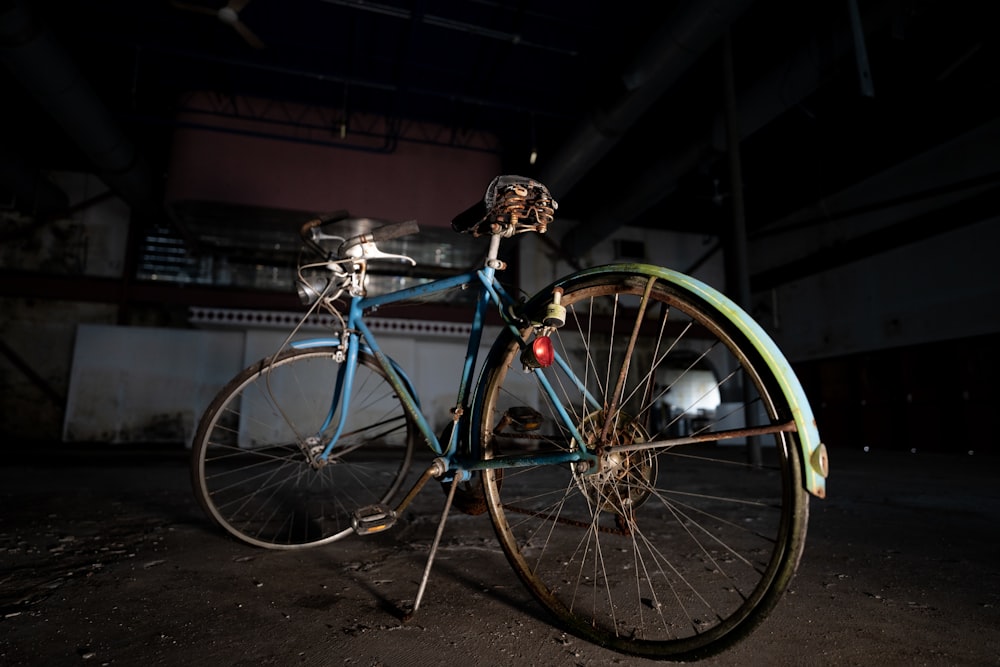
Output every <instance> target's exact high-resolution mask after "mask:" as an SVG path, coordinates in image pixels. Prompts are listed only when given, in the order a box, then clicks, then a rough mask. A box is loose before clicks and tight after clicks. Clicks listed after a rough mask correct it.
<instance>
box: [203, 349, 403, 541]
mask: <svg viewBox="0 0 1000 667" xmlns="http://www.w3.org/2000/svg"><path fill="white" fill-rule="evenodd" d="M342 368H343V363H342V362H341V361H340V360H339V359H338V357H337V348H335V347H319V348H313V349H302V350H299V349H289V350H286V351H284V352H281V353H279V354H277V355H275V356H273V357H270V358H267V359H264V360H262V361H260V362H258V363H256V364H254V365H252V366H250V367H249V368H247V369H246V370H244V371H243V372H241V373H240V374H239V375H237V376H236V377H235V378H234V379H233V380H232V381H231V382H230V383H229V384H228V385H226V386H225V387H224V388H223V389H222V390H221V391H220V392H219V393H218V395H217V396H216V397H215V399H214V400H213V401H212V403H211V405H210V406H209V408H208V410H207V411H206V412H205V414H204V416H203V417H202V419H201V421H200V423H199V427H198V430H197V432H196V435H195V438H194V444H193V448H192V465H191V473H192V484H193V486H194V491H195V495H196V496H197V498H198V501H199V504H200V505H201V507H202V508H203V509H204V510H205V512H206V513H207V514H208V516H209V517H210V518H211V519H212V520H213V521H214V522H215V523H216V524H218V525H219V526H220V527H222V528H223V529H224V530H225V531H226V532H228V533H229V534H230V535H232V536H233V537H236V538H237V539H239V540H241V541H243V542H247V543H249V544H252V545H255V546H259V547H265V548H271V549H297V548H305V547H312V546H317V545H320V544H326V543H329V542H333V541H335V540H337V539H340V538H342V537H345V536H346V535H349V534H351V532H352V530H351V520H352V517H353V512H354V510H355V509H357V508H359V507H364V506H368V505H373V504H377V503H387V502H389V500H390V499H391V498H392V497H393V496H394V495H395V493H396V492H397V491H398V490H399V488H400V486H401V485H402V483H403V481H404V479H405V477H406V473H407V471H408V469H409V466H410V461H411V460H412V457H413V446H414V433H415V426H414V424H413V421H412V419H411V417H410V416H409V413H408V412H407V411H406V409H405V407H404V406H403V403H402V402H401V401H400V399H399V396H398V394H397V392H396V390H395V389H394V388H393V387H392V385H391V384H389V381H388V379H387V378H386V376H385V374H384V372H383V371H382V369H381V367H380V366H379V365H378V363H377V362H376V361H375V359H374V357H372V356H371V355H370V354H368V353H366V352H360V353H359V363H358V366H357V372H356V376H355V379H354V391H353V395H352V397H351V406H350V414H349V416H348V421H347V424H346V426H345V428H344V431H343V433H342V435H341V436H340V439H339V441H338V443H337V446H336V447H335V448H334V450H333V451H332V452H331V455H330V457H329V459H328V461H327V462H326V464H325V465H322V466H314V465H312V464H311V463H310V460H309V457H308V456H307V455H306V453H305V451H304V449H303V448H304V447H317V446H319V447H322V446H323V445H325V444H326V443H327V442H328V441H329V439H330V437H332V435H331V431H332V429H333V428H335V426H336V423H337V418H338V416H339V411H338V414H336V415H335V416H334V419H333V421H332V424H331V426H329V427H327V429H326V430H325V431H324V432H323V433H320V432H319V431H320V428H321V425H322V423H323V421H324V420H325V419H326V416H327V413H328V410H329V406H330V405H331V401H332V397H333V392H334V385H335V381H336V378H337V374H338V372H339V371H340V370H341V369H342ZM310 436H316V438H314V439H312V440H309V439H308V438H309V437H310Z"/></svg>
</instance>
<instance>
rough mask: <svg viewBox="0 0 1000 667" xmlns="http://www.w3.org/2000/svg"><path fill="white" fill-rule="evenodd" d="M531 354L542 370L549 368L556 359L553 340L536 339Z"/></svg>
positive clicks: (547, 338)
mask: <svg viewBox="0 0 1000 667" xmlns="http://www.w3.org/2000/svg"><path fill="white" fill-rule="evenodd" d="M531 353H532V354H533V355H534V356H535V361H536V362H538V365H539V366H540V367H541V368H548V367H549V366H551V365H552V362H553V361H554V360H555V358H556V354H555V351H554V350H553V349H552V339H551V338H549V337H548V336H538V337H537V338H535V340H534V341H533V342H532V343H531Z"/></svg>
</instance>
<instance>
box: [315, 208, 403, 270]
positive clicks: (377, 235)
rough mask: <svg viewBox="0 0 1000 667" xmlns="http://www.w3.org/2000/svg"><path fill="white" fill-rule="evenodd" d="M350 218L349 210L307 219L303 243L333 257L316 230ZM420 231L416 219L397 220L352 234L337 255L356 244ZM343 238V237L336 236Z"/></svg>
mask: <svg viewBox="0 0 1000 667" xmlns="http://www.w3.org/2000/svg"><path fill="white" fill-rule="evenodd" d="M348 218H350V214H349V213H348V212H347V211H335V212H333V213H327V214H325V215H320V216H317V217H315V218H313V219H312V220H309V221H307V222H306V223H305V224H303V225H302V227H301V228H300V229H299V236H301V237H302V241H303V243H305V244H306V246H308V247H309V248H310V249H312V250H313V251H314V252H316V253H318V254H319V255H320V256H321V257H324V258H326V259H331V255H332V252H331V251H329V250H327V249H326V248H324V247H323V246H321V245H320V244H319V243H318V242H317V238H316V234H315V231H316V229H317V228H319V227H324V226H326V225H329V224H333V223H335V222H340V221H342V220H347V219H348ZM419 231H420V227H419V226H418V225H417V221H416V220H407V221H405V222H396V223H392V224H388V225H383V226H381V227H378V228H376V229H373V230H371V231H368V232H365V233H364V234H358V235H356V236H351V237H349V238H347V239H346V240H344V241H343V242H342V243H341V244H340V247H339V248H338V249H337V256H338V257H344V256H345V255H346V253H347V251H348V250H349V249H351V248H353V247H355V246H358V245H361V244H363V243H377V242H379V241H388V240H390V239H395V238H399V237H400V236H408V235H410V234H416V233H418V232H419ZM334 238H343V237H334Z"/></svg>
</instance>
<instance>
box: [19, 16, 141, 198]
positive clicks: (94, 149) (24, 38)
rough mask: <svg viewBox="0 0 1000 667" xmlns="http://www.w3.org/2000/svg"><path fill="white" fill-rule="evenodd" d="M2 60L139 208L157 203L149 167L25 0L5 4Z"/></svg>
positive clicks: (101, 172) (103, 174)
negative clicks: (154, 198)
mask: <svg viewBox="0 0 1000 667" xmlns="http://www.w3.org/2000/svg"><path fill="white" fill-rule="evenodd" d="M0 61H2V62H3V64H4V65H5V66H6V67H7V68H8V69H9V70H10V72H11V73H12V74H13V75H14V77H15V78H17V80H18V81H19V82H20V83H21V85H23V86H24V88H25V89H26V90H27V91H28V92H29V93H30V94H31V95H32V96H34V98H35V99H36V100H37V101H38V103H39V104H40V105H41V107H42V108H43V109H44V110H45V112H46V113H48V114H49V115H50V116H51V117H52V119H53V120H54V121H55V122H56V123H57V124H58V125H59V127H61V128H62V129H63V130H64V131H65V132H66V134H67V135H68V136H69V137H70V139H71V140H72V141H74V142H75V143H76V145H77V146H78V147H79V148H80V150H81V151H82V152H83V154H84V155H85V156H86V157H87V159H88V160H90V162H91V163H92V165H93V168H94V171H95V172H96V173H97V175H98V176H99V177H100V178H101V180H103V181H104V182H105V183H106V184H107V185H108V186H109V187H110V188H111V189H112V190H114V191H115V192H116V193H117V194H118V195H119V196H120V197H121V198H122V199H124V200H125V201H126V202H128V203H129V204H130V205H131V206H132V207H133V208H144V207H146V206H148V205H150V204H151V202H152V193H153V190H152V183H153V181H152V178H151V176H150V172H149V169H148V166H147V165H146V163H145V161H144V160H143V159H142V156H140V155H139V153H138V152H137V150H136V147H135V145H134V144H133V143H132V142H131V141H130V140H129V139H128V138H127V137H126V136H125V134H124V133H123V132H122V130H121V128H120V127H119V125H118V123H117V122H116V121H115V119H114V118H113V117H112V116H111V113H110V112H109V111H108V109H107V107H105V105H104V103H103V102H102V101H101V100H100V98H98V96H97V94H96V92H94V90H93V88H92V87H91V86H90V84H89V83H88V82H87V81H86V80H85V79H84V77H83V75H82V74H81V72H80V71H79V69H77V67H76V65H75V64H74V63H73V60H72V59H71V57H70V55H69V54H68V53H66V52H65V51H64V50H63V49H62V48H61V47H60V46H59V44H58V43H57V42H56V41H55V39H54V38H53V37H52V34H51V33H50V32H49V31H48V30H46V29H45V28H43V27H42V26H41V24H40V23H39V21H38V20H37V19H36V18H35V16H34V15H32V13H31V12H30V11H29V10H28V8H27V6H26V3H24V2H23V0H13V1H9V0H8V1H6V2H3V3H2V4H0Z"/></svg>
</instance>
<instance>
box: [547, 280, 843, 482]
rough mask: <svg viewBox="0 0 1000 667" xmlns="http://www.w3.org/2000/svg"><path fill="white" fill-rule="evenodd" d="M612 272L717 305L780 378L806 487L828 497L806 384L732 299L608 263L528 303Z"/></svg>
mask: <svg viewBox="0 0 1000 667" xmlns="http://www.w3.org/2000/svg"><path fill="white" fill-rule="evenodd" d="M612 273H640V274H642V275H648V276H656V277H657V278H659V279H661V280H664V281H666V282H668V283H671V284H673V285H676V286H678V287H680V288H683V289H684V290H686V291H688V292H690V293H692V294H694V295H695V296H697V297H699V298H701V299H702V300H703V301H704V302H706V303H707V304H709V305H710V306H713V307H714V308H715V309H716V310H717V311H718V312H719V313H720V314H721V315H723V316H724V317H725V318H726V319H727V320H729V321H730V322H731V323H732V324H733V325H735V326H736V328H737V329H739V330H740V331H741V332H742V333H743V334H744V335H745V336H746V337H747V340H749V341H750V343H751V344H752V345H753V346H754V348H755V349H756V350H757V352H758V353H759V354H760V356H761V358H762V359H763V360H764V363H765V364H767V367H768V368H769V369H770V370H771V372H772V373H774V376H775V378H777V381H778V384H779V387H780V390H781V392H782V393H783V394H784V397H785V400H786V401H787V402H788V405H789V407H790V408H791V410H792V417H793V418H794V420H795V426H796V429H797V431H798V436H799V438H798V439H799V446H800V448H801V451H802V467H803V471H802V472H803V476H802V479H803V485H804V486H805V488H806V490H807V491H809V493H811V494H813V495H814V496H817V497H819V498H824V497H826V477H827V475H828V471H829V459H828V456H827V452H826V446H825V445H823V443H822V442H821V441H820V437H819V429H818V428H817V426H816V419H815V417H814V416H813V412H812V408H811V407H810V406H809V401H808V399H807V398H806V395H805V392H804V391H803V390H802V385H801V384H800V383H799V380H798V378H797V377H796V375H795V372H794V371H793V370H792V367H791V365H790V364H789V363H788V360H787V359H785V355H784V354H782V353H781V350H779V349H778V346H777V345H775V343H774V341H773V340H771V337H770V336H768V335H767V333H766V332H765V331H764V329H763V328H761V326H760V325H759V324H758V323H757V322H756V321H755V320H754V319H753V318H752V317H751V316H750V315H748V314H747V313H746V311H744V310H743V309H742V308H740V307H739V306H738V305H736V304H735V303H734V302H733V301H732V300H731V299H729V298H728V297H726V296H725V295H724V294H722V293H721V292H719V291H718V290H716V289H715V288H713V287H710V286H709V285H706V284H705V283H703V282H701V281H700V280H697V279H695V278H692V277H691V276H688V275H685V274H683V273H678V272H677V271H672V270H671V269H665V268H663V267H659V266H653V265H650V264H608V265H604V266H596V267H593V268H590V269H584V270H582V271H578V272H576V273H573V274H570V275H568V276H566V277H564V278H561V279H559V280H557V281H556V282H554V283H552V284H551V285H549V286H548V287H546V288H545V289H543V290H541V291H540V292H538V293H537V294H536V295H535V296H533V297H532V298H531V299H529V301H528V303H529V304H531V303H534V302H536V301H537V300H543V301H544V302H547V301H548V300H550V299H551V295H552V289H553V288H554V287H563V288H566V287H569V286H572V285H574V284H577V283H580V282H584V281H587V280H589V279H592V278H594V277H598V276H601V275H606V274H612Z"/></svg>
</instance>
